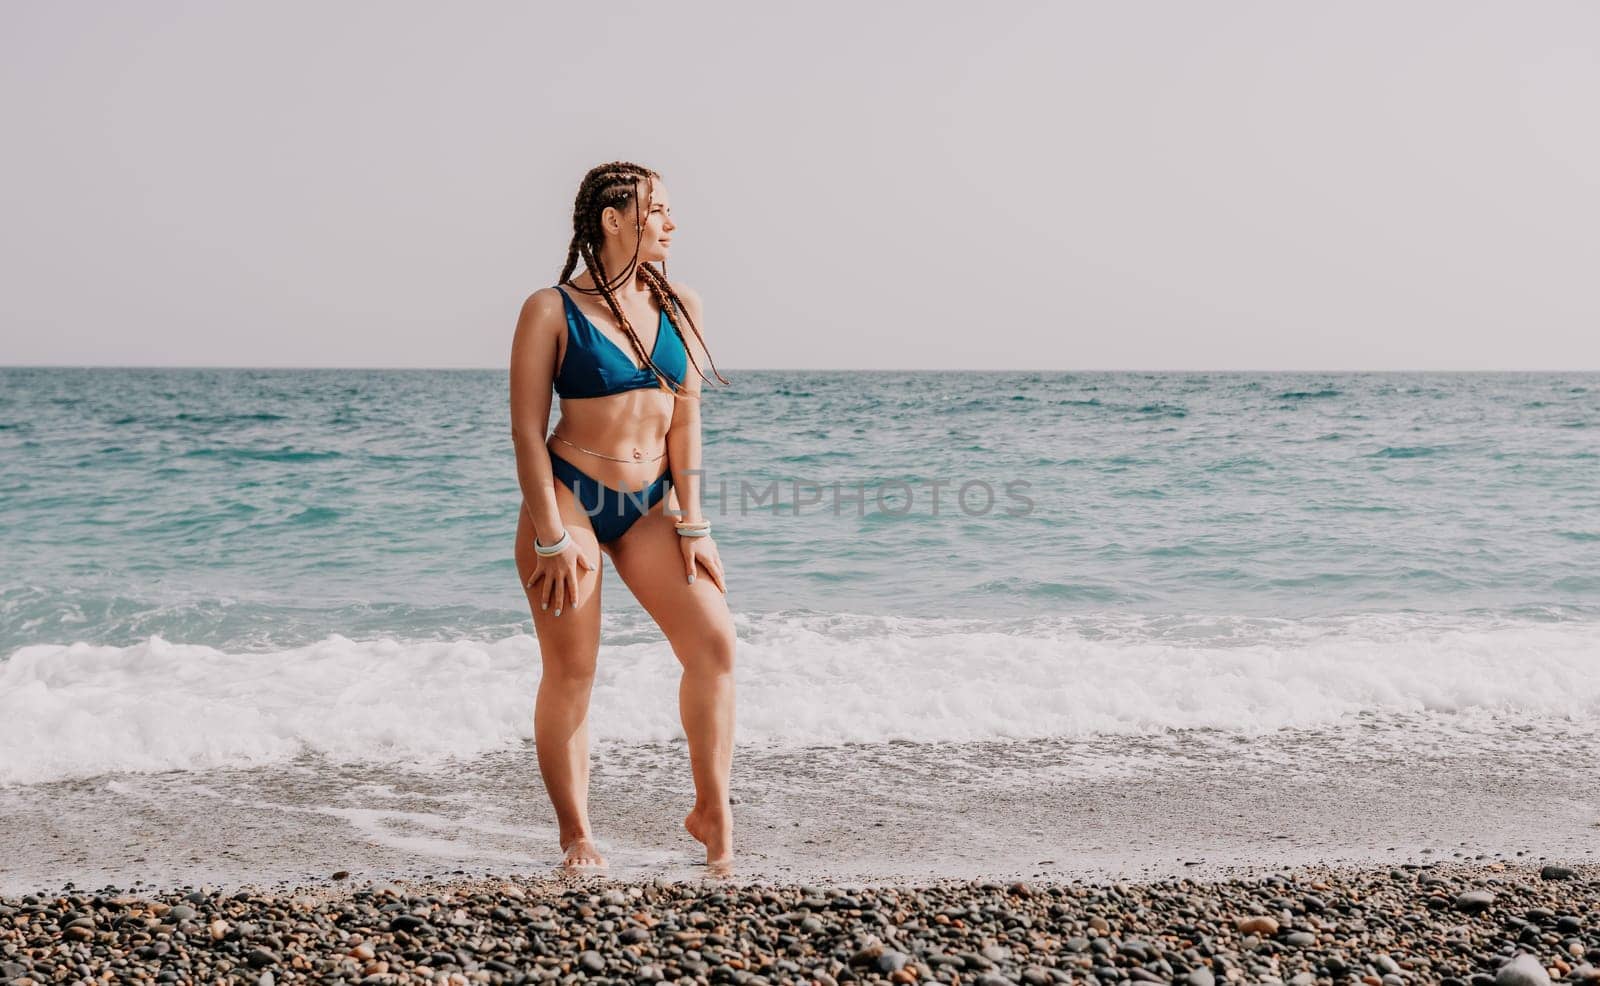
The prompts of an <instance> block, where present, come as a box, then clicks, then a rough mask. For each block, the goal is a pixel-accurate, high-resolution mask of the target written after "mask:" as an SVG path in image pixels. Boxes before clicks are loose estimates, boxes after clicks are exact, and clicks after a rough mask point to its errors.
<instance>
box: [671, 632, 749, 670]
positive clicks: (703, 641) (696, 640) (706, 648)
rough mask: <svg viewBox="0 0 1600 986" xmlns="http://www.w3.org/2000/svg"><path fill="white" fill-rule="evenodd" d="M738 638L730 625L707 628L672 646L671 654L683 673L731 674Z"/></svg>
mask: <svg viewBox="0 0 1600 986" xmlns="http://www.w3.org/2000/svg"><path fill="white" fill-rule="evenodd" d="M738 643H739V640H738V637H737V636H736V635H735V634H734V631H733V626H732V624H731V623H729V624H727V625H718V626H715V627H709V628H707V629H706V630H705V631H704V632H702V633H697V634H695V635H694V637H693V639H691V640H689V641H685V642H684V643H683V644H676V643H675V644H674V645H673V648H672V649H673V653H675V654H676V655H677V656H678V662H679V663H680V664H682V665H683V668H684V670H685V671H695V672H698V673H700V674H719V675H720V674H733V659H734V652H735V651H736V650H737V649H738Z"/></svg>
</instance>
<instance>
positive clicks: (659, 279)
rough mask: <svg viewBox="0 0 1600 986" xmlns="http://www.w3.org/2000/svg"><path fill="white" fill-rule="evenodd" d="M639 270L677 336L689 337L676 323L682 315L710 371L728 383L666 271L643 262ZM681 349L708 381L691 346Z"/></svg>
mask: <svg viewBox="0 0 1600 986" xmlns="http://www.w3.org/2000/svg"><path fill="white" fill-rule="evenodd" d="M663 266H664V265H663ZM640 270H641V272H642V273H643V274H644V278H645V283H646V284H648V285H649V286H650V293H651V294H652V295H653V296H654V297H655V299H656V304H658V305H660V306H661V310H662V311H664V312H666V313H667V320H668V321H669V322H671V323H672V328H673V329H674V330H675V331H676V332H677V333H678V338H679V339H682V340H684V341H685V343H687V340H688V338H689V337H688V335H687V334H686V333H685V332H684V331H683V326H682V325H680V324H679V323H678V316H679V315H682V316H683V318H684V320H685V321H687V322H688V323H689V330H690V331H691V332H693V333H694V338H695V341H696V342H698V343H700V348H701V349H702V350H704V351H705V354H706V359H708V360H710V361H711V372H712V373H714V374H716V377H717V380H718V381H720V382H722V383H724V384H726V383H730V382H731V381H729V380H728V379H727V378H726V377H724V376H723V375H722V371H720V370H718V369H717V361H716V360H714V359H711V350H710V349H709V348H707V347H706V341H705V339H703V338H701V336H700V328H699V326H697V325H695V324H694V316H692V315H690V314H689V306H688V305H685V304H684V303H683V299H682V298H680V297H678V292H676V291H674V290H672V284H671V282H669V281H668V280H667V274H666V271H665V270H664V269H663V270H661V271H657V270H656V269H655V268H654V267H652V266H650V265H649V264H644V265H643V266H642V267H641V268H640ZM683 351H684V353H685V355H687V356H688V357H689V365H691V366H693V367H694V369H695V372H696V373H698V374H700V379H701V380H705V381H706V382H707V383H709V382H710V378H708V377H707V376H706V374H705V371H704V370H702V369H701V368H700V361H699V360H697V359H695V358H694V349H693V347H691V346H689V345H687V344H686V345H685V346H684V347H683Z"/></svg>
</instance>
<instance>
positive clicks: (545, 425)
mask: <svg viewBox="0 0 1600 986" xmlns="http://www.w3.org/2000/svg"><path fill="white" fill-rule="evenodd" d="M565 316H566V312H565V310H564V309H563V308H562V305H561V296H560V295H558V294H557V293H556V291H555V289H553V288H541V289H540V290H538V291H535V292H534V293H533V294H531V295H529V296H528V300H527V301H525V302H523V305H522V313H521V314H520V315H519V316H518V317H517V331H516V334H515V335H514V336H513V337H512V339H511V443H512V446H513V447H514V448H515V449H516V454H517V482H518V483H519V484H520V485H521V486H522V502H523V504H524V509H526V510H527V511H528V519H529V520H531V521H532V522H533V529H534V532H535V536H536V537H537V538H538V540H539V541H540V542H542V543H544V544H551V543H553V542H555V541H556V540H557V539H558V538H560V537H561V530H562V525H561V512H560V510H559V509H557V507H556V491H555V474H554V473H553V472H552V471H551V469H550V452H549V450H548V449H547V448H546V447H545V435H546V433H547V431H548V429H549V427H550V403H551V393H552V391H551V384H552V380H553V378H554V376H555V367H556V349H557V347H558V346H559V344H560V339H561V329H562V325H563V323H564V322H565Z"/></svg>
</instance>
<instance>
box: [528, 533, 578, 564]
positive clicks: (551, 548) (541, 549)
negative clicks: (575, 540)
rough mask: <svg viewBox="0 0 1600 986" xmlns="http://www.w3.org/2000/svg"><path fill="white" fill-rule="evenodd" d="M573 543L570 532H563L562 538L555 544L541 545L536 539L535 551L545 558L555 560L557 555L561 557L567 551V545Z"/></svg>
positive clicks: (534, 540) (534, 542)
mask: <svg viewBox="0 0 1600 986" xmlns="http://www.w3.org/2000/svg"><path fill="white" fill-rule="evenodd" d="M571 541H572V534H571V533H570V532H568V531H562V532H561V536H560V537H559V538H556V542H555V544H540V543H539V539H538V538H534V539H533V550H534V551H536V552H538V553H539V554H540V555H542V556H544V557H545V558H554V557H555V556H556V555H559V554H561V552H563V551H565V550H567V545H568V544H569V543H571Z"/></svg>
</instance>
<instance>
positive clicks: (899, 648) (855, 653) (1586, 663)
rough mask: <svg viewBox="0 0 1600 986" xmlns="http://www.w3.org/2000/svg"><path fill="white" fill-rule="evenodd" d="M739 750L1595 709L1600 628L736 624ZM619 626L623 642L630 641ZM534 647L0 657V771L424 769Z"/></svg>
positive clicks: (530, 663) (490, 738)
mask: <svg viewBox="0 0 1600 986" xmlns="http://www.w3.org/2000/svg"><path fill="white" fill-rule="evenodd" d="M739 622H740V651H739V659H738V671H737V685H738V702H739V706H738V741H739V742H740V743H749V744H764V745H769V746H774V747H786V748H794V747H803V746H815V745H821V746H839V745H843V744H849V743H874V742H886V741H891V740H909V741H913V742H939V741H982V740H996V739H1007V738H1015V739H1037V738H1044V737H1092V736H1107V735H1151V734H1156V733H1160V732H1163V731H1166V730H1170V729H1192V728H1206V729H1215V730H1221V731H1224V732H1227V733H1237V734H1246V735H1253V734H1259V733H1262V732H1267V731H1273V730H1277V729H1281V728H1311V727H1320V726H1328V725H1335V724H1338V723H1339V722H1340V721H1341V720H1348V719H1351V718H1352V717H1354V716H1357V715H1360V714H1368V715H1369V716H1370V715H1377V716H1380V717H1381V716H1385V715H1395V716H1400V715H1409V714H1415V713H1425V714H1430V715H1432V716H1433V717H1434V718H1435V719H1437V720H1439V721H1443V722H1445V723H1447V724H1448V723H1449V722H1450V721H1452V720H1460V721H1462V722H1469V721H1471V720H1472V719H1473V718H1474V716H1477V715H1479V714H1481V713H1493V714H1495V715H1501V716H1504V715H1509V716H1512V717H1526V718H1528V719H1530V720H1537V721H1540V722H1542V723H1545V724H1550V723H1552V722H1554V723H1557V724H1561V723H1570V724H1571V727H1572V728H1573V729H1575V730H1585V729H1588V728H1590V727H1591V726H1592V724H1593V722H1594V721H1595V720H1596V719H1600V625H1596V624H1592V623H1570V622H1569V623H1540V622H1509V621H1503V620H1500V621H1485V622H1482V623H1481V624H1476V625H1475V624H1457V625H1450V624H1442V623H1438V622H1434V623H1429V622H1427V621H1425V620H1422V619H1407V618H1402V617H1394V616H1374V617H1367V618H1361V619H1352V620H1327V621H1319V622H1287V621H1283V622H1272V621H1261V620H1230V619H1225V618H1190V619H1187V620H1184V619H1176V618H1172V619H1168V620H1165V621H1163V620H1155V619H1151V618H1137V617H1117V618H1112V617H1106V618H1102V619H1095V618H1090V617H1082V618H1073V619H1061V620H1038V621H1021V622H1010V623H1005V622H994V623H984V622H980V621H974V620H908V619H896V618H880V617H868V616H822V615H816V614H806V615H787V616H786V615H767V616H761V617H740V620H739ZM634 639H638V638H637V637H635V638H634ZM678 677H679V666H678V664H677V661H676V659H675V658H674V656H673V655H672V653H671V651H670V650H669V649H668V647H667V645H666V644H665V643H664V642H662V641H659V640H653V641H652V640H646V641H645V642H639V643H631V644H623V645H611V644H607V645H605V646H604V647H603V649H602V652H601V655H600V662H599V672H598V675H597V678H596V681H595V686H594V698H593V706H592V712H591V717H590V730H591V735H592V737H593V738H594V739H595V740H596V741H599V742H605V741H620V742H633V743H639V742H661V741H669V740H674V739H677V738H679V737H681V736H682V729H681V726H680V724H679V721H678V710H677V690H678ZM538 679H539V656H538V646H537V642H536V641H535V639H534V638H533V637H531V636H528V635H517V636H512V637H508V638H505V639H503V640H497V641H488V642H484V641H472V640H462V641H456V642H420V641H413V642H405V641H396V640H391V639H378V640H366V641H357V640H350V639H347V638H345V637H343V636H339V635H337V634H336V635H333V636H331V637H329V638H327V639H325V640H323V641H321V642H319V643H317V644H314V645H311V646H307V647H298V648H294V649H288V650H281V651H276V652H269V653H224V652H222V651H218V650H215V649H213V648H210V647H204V646H195V645H185V644H178V643H172V642H169V641H167V640H164V639H162V638H161V637H151V638H149V639H148V640H146V641H144V642H143V643H139V644H136V645H134V646H130V647H110V646H94V645H89V644H82V643H80V644H74V645H71V646H56V645H51V646H31V647H23V648H21V649H19V650H17V651H16V652H14V653H13V654H12V655H11V657H10V658H9V659H7V660H5V661H3V662H0V782H9V783H35V782H40V781H47V780H56V779H65V778H74V777H83V776H92V775H95V774H100V773H104V772H110V771H161V770H196V769H204V768H209V767H217V766H228V765H249V764H260V763H273V762H283V761H285V760H288V759H290V758H293V757H295V756H297V755H299V754H302V753H306V752H314V753H319V754H322V755H324V756H327V757H329V758H332V759H335V760H347V761H359V762H384V763H397V764H415V765H419V766H422V767H424V768H427V767H430V766H439V765H441V764H444V763H446V762H447V761H449V760H450V759H451V758H454V757H471V756H475V755H480V754H483V753H488V752H493V751H497V750H504V749H510V748H516V747H519V746H521V745H523V744H525V743H527V742H528V741H529V740H530V739H531V738H532V735H533V702H534V694H535V691H536V689H537V687H538Z"/></svg>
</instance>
